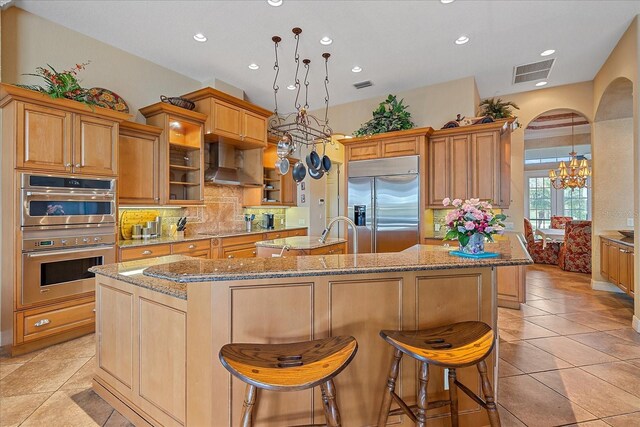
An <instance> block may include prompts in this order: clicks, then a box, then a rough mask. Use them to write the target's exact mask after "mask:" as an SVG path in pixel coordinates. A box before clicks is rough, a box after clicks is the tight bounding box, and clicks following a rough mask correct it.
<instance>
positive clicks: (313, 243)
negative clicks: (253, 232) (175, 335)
mask: <svg viewBox="0 0 640 427" xmlns="http://www.w3.org/2000/svg"><path fill="white" fill-rule="evenodd" d="M345 242H346V240H345V239H336V238H328V239H327V240H326V241H325V242H324V243H322V242H321V241H320V237H318V236H295V237H285V238H284V239H273V240H263V241H261V242H256V246H258V247H263V248H275V249H282V248H283V247H284V246H289V249H293V250H307V249H316V248H322V247H324V246H331V245H336V244H338V243H345Z"/></svg>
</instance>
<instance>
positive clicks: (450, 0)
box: [440, 0, 453, 4]
mask: <svg viewBox="0 0 640 427" xmlns="http://www.w3.org/2000/svg"><path fill="white" fill-rule="evenodd" d="M440 3H442V4H449V3H453V0H440Z"/></svg>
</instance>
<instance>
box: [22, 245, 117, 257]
mask: <svg viewBox="0 0 640 427" xmlns="http://www.w3.org/2000/svg"><path fill="white" fill-rule="evenodd" d="M114 248H115V247H114V246H109V245H103V246H88V247H85V248H82V249H69V250H57V251H46V252H28V253H27V257H28V258H42V257H48V256H56V255H67V254H78V253H87V252H95V251H98V250H108V249H114Z"/></svg>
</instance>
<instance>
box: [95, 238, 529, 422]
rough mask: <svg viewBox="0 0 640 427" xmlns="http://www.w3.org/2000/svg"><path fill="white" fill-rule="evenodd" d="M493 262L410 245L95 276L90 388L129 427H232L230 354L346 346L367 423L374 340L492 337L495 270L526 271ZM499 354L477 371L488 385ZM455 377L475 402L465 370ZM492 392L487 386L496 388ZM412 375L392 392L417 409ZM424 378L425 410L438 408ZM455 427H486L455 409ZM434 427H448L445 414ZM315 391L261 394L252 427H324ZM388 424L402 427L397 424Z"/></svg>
mask: <svg viewBox="0 0 640 427" xmlns="http://www.w3.org/2000/svg"><path fill="white" fill-rule="evenodd" d="M487 250H489V251H492V252H498V253H499V254H500V256H499V257H498V258H495V259H483V260H474V259H464V258H458V257H454V256H451V255H450V254H449V249H448V248H445V247H439V246H427V245H416V246H414V247H412V248H409V249H407V250H405V251H403V252H401V253H383V254H361V255H326V256H304V257H284V258H254V259H243V260H241V259H235V260H200V259H194V258H184V257H183V258H179V259H176V258H168V259H162V258H160V259H158V260H157V261H156V265H153V266H149V267H148V268H146V269H144V271H142V270H141V264H140V263H142V261H139V262H138V264H136V265H131V263H123V264H114V265H110V266H103V267H96V268H94V269H93V271H94V272H95V273H96V300H97V301H96V307H97V360H98V364H97V369H96V373H95V375H94V389H95V390H96V392H97V393H98V394H100V395H101V396H102V397H103V398H105V399H106V400H107V401H108V402H109V403H111V404H112V405H113V406H114V407H115V408H116V409H118V410H119V411H121V412H122V413H123V414H125V415H126V416H127V417H129V418H130V419H131V420H132V421H134V422H135V423H136V424H137V425H165V426H180V425H188V426H205V425H207V426H235V425H238V424H239V419H240V414H241V408H242V401H243V394H244V388H245V387H244V384H242V383H241V382H240V381H238V380H237V379H235V378H232V377H231V375H230V374H229V373H228V372H227V371H226V370H225V369H224V368H223V367H222V365H221V364H220V362H219V360H218V351H219V350H220V348H221V347H222V346H223V345H224V344H226V343H228V342H256V343H258V342H260V343H265V342H268V343H282V342H293V341H303V340H311V339H317V338H321V337H326V336H331V335H352V336H354V337H355V338H356V339H357V340H358V345H359V350H358V354H357V355H356V358H355V359H354V360H353V362H352V363H351V364H350V365H349V366H348V367H347V368H346V369H345V370H344V371H343V372H342V373H341V374H340V375H339V376H338V377H337V378H336V386H337V393H338V404H339V406H340V410H341V413H342V420H343V424H344V425H346V426H365V425H372V424H375V422H376V419H377V414H378V411H379V407H380V402H381V399H382V391H383V388H384V386H385V384H386V374H387V369H388V364H389V362H390V360H391V356H392V350H391V348H390V347H389V345H388V344H386V343H385V342H384V341H383V340H382V339H381V338H380V337H379V335H378V333H379V331H380V330H381V329H416V328H425V327H432V326H436V325H441V324H445V323H452V322H458V321H465V320H480V321H483V322H486V323H487V324H489V325H491V326H492V327H493V328H494V329H495V328H497V305H496V300H497V296H496V267H499V266H513V265H525V264H530V263H531V259H530V258H529V255H528V254H527V252H526V250H525V249H524V247H523V246H522V243H521V241H520V240H519V239H518V238H517V236H515V235H514V236H511V237H509V238H507V239H505V240H502V241H499V242H496V243H494V244H488V245H487ZM495 354H496V351H495V350H494V353H493V355H491V356H490V358H489V359H488V360H487V364H488V365H489V367H490V370H491V373H490V374H491V375H495V374H496V373H497V369H496V368H497V365H496V364H497V361H496V357H495ZM458 377H459V378H460V379H461V380H462V381H463V382H464V383H465V384H467V385H468V386H470V388H471V389H472V390H474V391H476V392H478V393H479V391H480V384H479V379H478V376H477V372H476V370H475V368H473V367H472V368H465V369H461V370H459V375H458ZM494 385H495V380H494ZM415 390H416V363H414V362H413V361H411V360H409V359H407V360H405V361H403V363H402V365H401V374H400V379H399V384H398V387H397V388H396V391H397V393H398V394H399V395H400V396H401V397H402V398H403V399H405V400H407V401H412V400H414V399H415ZM444 392H445V382H444V377H443V372H442V370H440V369H437V368H435V369H433V370H432V372H431V377H430V383H429V398H430V399H435V398H439V397H442V396H443V393H444ZM459 407H460V421H461V425H463V426H476V425H477V426H480V425H486V424H487V419H486V415H485V413H484V411H481V410H480V407H479V406H478V405H477V404H476V403H475V402H474V401H472V400H470V399H468V398H466V396H462V395H461V396H460V403H459ZM429 416H430V425H431V426H445V425H449V420H448V414H447V409H446V408H440V409H437V410H433V411H429ZM323 417H324V415H323V410H322V403H321V397H320V393H319V391H318V390H305V391H299V392H291V393H274V392H260V396H259V403H258V406H257V411H256V413H255V420H256V425H260V426H262V425H273V426H276V425H278V426H280V425H296V424H312V423H319V422H323V419H324V418H323ZM389 423H390V424H392V423H394V424H399V425H410V420H409V419H408V418H407V417H406V416H404V417H401V416H396V417H391V418H390V419H389Z"/></svg>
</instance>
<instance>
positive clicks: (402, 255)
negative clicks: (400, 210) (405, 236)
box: [143, 233, 532, 283]
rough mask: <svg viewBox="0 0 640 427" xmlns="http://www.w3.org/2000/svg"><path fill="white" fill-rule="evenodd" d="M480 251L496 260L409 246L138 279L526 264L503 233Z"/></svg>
mask: <svg viewBox="0 0 640 427" xmlns="http://www.w3.org/2000/svg"><path fill="white" fill-rule="evenodd" d="M486 250H487V251H489V252H498V253H499V254H500V256H499V257H498V258H485V259H471V258H460V257H457V256H453V255H450V254H449V251H450V248H446V247H443V246H435V245H415V246H413V247H411V248H409V249H407V250H405V251H403V252H399V253H379V254H359V255H352V254H348V255H318V256H303V257H286V256H285V257H283V258H246V259H230V260H229V259H224V260H201V259H195V258H192V259H189V260H186V261H180V262H174V263H169V264H162V265H156V266H151V267H149V268H147V269H145V271H144V273H143V274H144V275H145V276H148V277H155V278H159V279H166V280H172V281H176V282H182V283H184V282H207V281H223V280H247V279H268V278H279V277H304V276H323V275H338V274H363V273H384V272H396V271H423V270H444V269H454V268H473V267H498V266H509V265H525V264H531V263H532V260H531V257H530V256H529V253H528V252H527V251H526V249H525V248H524V246H523V244H522V240H521V238H520V237H519V236H518V235H517V234H516V233H508V235H505V236H504V237H503V238H502V239H501V240H499V241H496V242H495V243H487V244H486Z"/></svg>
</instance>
